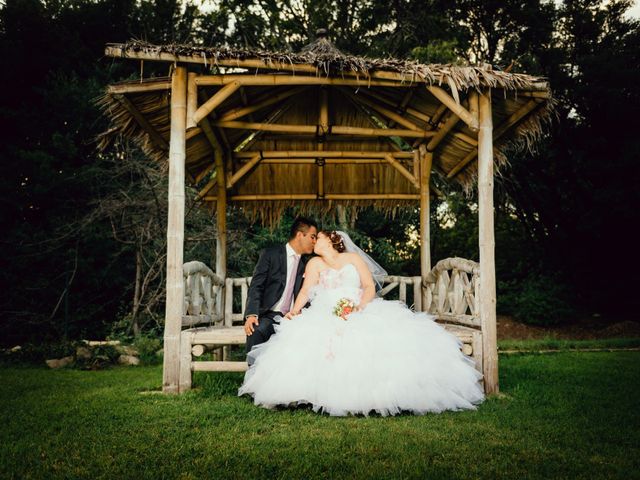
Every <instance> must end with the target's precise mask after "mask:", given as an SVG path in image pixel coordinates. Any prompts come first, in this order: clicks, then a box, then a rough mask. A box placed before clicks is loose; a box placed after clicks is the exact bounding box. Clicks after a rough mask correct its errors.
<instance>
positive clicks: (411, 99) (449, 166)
mask: <svg viewBox="0 0 640 480" xmlns="http://www.w3.org/2000/svg"><path fill="white" fill-rule="evenodd" d="M107 55H109V56H113V57H122V58H129V59H139V60H144V61H161V62H168V63H170V64H178V63H179V64H187V65H189V66H190V71H194V72H197V73H198V75H208V76H209V77H208V78H209V80H208V81H205V82H203V83H201V84H199V87H198V89H199V93H200V101H199V105H202V103H204V101H206V100H207V99H209V98H211V97H212V96H213V95H215V94H217V93H218V92H220V91H221V90H222V89H223V88H224V85H228V83H229V82H230V81H232V80H234V79H239V81H241V82H243V86H242V87H241V88H239V89H238V90H237V91H235V92H234V93H233V94H231V95H230V96H228V97H227V98H225V99H224V101H223V102H222V103H220V104H219V105H217V107H216V108H215V110H214V111H213V112H212V113H211V114H209V116H208V120H209V121H211V125H213V129H214V133H215V134H216V136H217V138H218V140H219V141H220V144H221V145H222V148H223V149H224V150H225V152H224V153H225V162H226V169H227V173H228V174H233V173H234V172H237V171H238V169H240V168H241V167H242V166H243V165H244V164H246V163H247V162H250V161H251V159H252V158H255V155H259V156H260V161H257V162H254V164H255V166H253V168H252V170H251V172H250V173H249V174H247V175H245V176H243V177H242V179H240V180H239V181H238V182H237V183H235V184H234V185H233V186H232V188H231V189H230V190H229V191H228V192H229V193H228V194H229V195H230V200H231V201H232V202H233V201H234V198H236V199H238V200H237V201H238V203H240V204H241V205H243V206H244V207H245V208H247V209H248V210H249V212H250V213H251V212H253V213H255V214H258V213H260V214H262V215H264V214H266V215H267V216H271V217H272V218H273V216H274V215H276V216H277V215H278V214H279V213H280V212H281V210H282V209H283V208H284V207H286V206H287V205H291V203H292V202H293V201H295V203H296V204H297V205H300V206H302V207H303V208H308V209H322V210H326V209H327V208H331V206H332V205H333V204H332V202H337V203H341V204H345V205H356V206H368V205H374V206H376V207H379V208H382V209H385V210H390V209H395V208H397V207H398V206H402V205H408V204H415V203H416V202H417V193H418V191H417V190H416V185H415V182H413V183H412V181H411V175H406V174H404V173H403V172H402V169H403V168H402V167H404V170H405V171H406V172H408V173H412V172H413V173H415V171H416V170H415V169H416V166H415V165H414V158H413V154H412V153H411V152H412V151H413V150H415V149H416V148H417V146H418V144H420V143H423V144H431V145H434V144H436V143H437V146H436V147H435V148H434V150H433V151H434V157H433V169H434V171H436V172H437V173H438V175H439V176H440V177H441V178H448V179H449V180H453V181H456V182H459V183H460V184H462V185H463V186H464V187H465V188H467V189H469V188H472V186H473V184H474V180H475V176H476V159H475V153H474V152H475V151H476V149H477V147H476V145H477V131H475V129H474V128H470V125H469V124H468V122H467V123H465V121H459V120H458V121H457V122H456V120H457V119H458V118H459V116H460V115H462V114H464V113H465V112H466V113H467V114H468V113H469V110H470V109H471V108H472V106H471V105H470V104H469V103H468V101H469V99H470V93H471V92H474V91H481V90H482V89H484V88H486V87H491V88H492V108H493V124H494V147H495V154H496V155H495V160H496V166H497V167H500V166H502V165H504V163H505V162H506V161H507V157H506V155H505V153H506V152H508V149H509V147H510V146H513V145H517V146H524V147H531V146H532V145H533V144H534V143H535V142H536V141H537V140H538V139H539V137H540V135H541V133H542V132H543V125H544V123H545V122H547V121H548V120H549V119H550V116H551V112H552V110H553V104H554V101H553V99H552V97H551V93H550V90H549V87H548V84H547V83H546V82H545V80H544V79H542V78H540V77H534V76H530V75H525V74H517V73H509V72H505V71H500V70H494V69H492V68H491V67H490V66H486V65H485V66H469V67H466V66H457V65H440V64H431V65H425V64H420V63H417V62H412V61H404V60H396V59H370V58H364V57H356V56H351V55H346V54H343V53H342V52H340V51H338V50H337V49H336V48H335V47H334V46H333V45H332V44H331V42H329V41H328V40H327V39H326V38H324V37H321V38H319V39H318V40H316V41H315V42H314V43H312V44H310V45H309V46H308V47H306V48H305V49H303V51H301V52H300V53H277V52H265V51H253V50H242V49H231V48H226V47H201V46H192V45H150V44H146V43H142V42H138V41H132V42H129V43H126V44H110V45H108V46H107ZM259 74H268V75H271V76H272V77H277V79H278V80H276V81H277V82H282V83H274V84H270V85H267V84H266V83H262V84H256V82H255V80H256V79H257V78H258V75H259ZM202 78H205V77H202ZM320 79H326V81H325V80H322V81H324V82H325V84H319V83H314V82H315V81H316V80H318V81H320ZM276 81H274V82H276ZM443 92H444V93H443ZM443 94H444V95H445V96H446V97H447V98H446V99H443V96H442V95H443ZM169 95H170V79H169V78H168V77H166V78H153V79H144V80H136V81H130V82H122V83H118V84H115V85H112V86H110V87H109V89H108V90H107V92H106V94H105V95H104V96H103V97H102V98H101V99H100V100H99V104H100V105H101V107H102V108H103V110H104V112H105V114H106V115H107V116H108V117H110V119H111V121H112V125H113V126H112V128H111V129H110V130H109V131H107V132H105V134H104V135H103V136H102V138H101V144H102V145H103V146H104V145H106V144H107V143H108V142H109V141H110V140H111V139H112V138H113V137H114V136H115V135H125V136H127V137H131V138H134V139H136V140H137V141H138V142H139V144H140V145H141V146H142V148H143V150H144V151H145V152H146V153H147V154H148V155H150V156H151V157H153V158H156V159H157V160H158V161H162V162H166V159H167V149H168V143H169V127H170V123H169V122H170V119H169V113H170V112H169ZM323 96H326V98H327V100H326V102H325V103H324V105H325V107H324V108H325V110H328V113H326V114H325V115H328V118H327V120H328V124H329V128H328V129H327V130H326V131H324V130H323V129H322V128H320V127H318V125H319V124H320V123H321V122H320V120H319V118H320V117H321V115H322V112H321V108H322V106H321V105H320V104H321V100H320V99H321V97H323ZM444 100H448V102H444ZM445 103H447V104H446V105H445ZM456 105H458V106H461V107H462V110H464V111H463V112H458V111H456V113H457V114H458V115H455V114H454V110H456ZM252 106H258V107H260V108H256V109H254V110H252V109H251V107H252ZM247 107H249V108H247ZM463 118H464V117H463ZM238 121H242V122H245V123H243V124H241V125H238ZM245 124H246V125H247V126H248V127H249V128H250V129H249V130H248V129H245V128H242V125H245ZM265 124H268V125H269V127H264V125H265ZM258 125H260V126H258ZM278 125H287V126H291V125H296V126H299V125H303V126H308V127H309V128H307V129H306V130H305V131H297V132H287V131H274V130H278V128H277V126H278ZM274 126H275V127H274ZM310 126H313V128H311V127H310ZM341 127H346V128H342V129H341ZM258 128H267V130H270V131H259V130H256V129H258ZM371 129H376V130H375V132H373V133H372V131H371ZM385 129H396V130H398V132H397V133H398V135H394V136H391V135H387V134H385V132H384V130H385ZM442 129H445V130H442ZM282 130H286V128H284V127H283V128H282ZM439 131H442V132H443V135H441V136H442V139H439V138H438V141H437V142H435V143H430V142H431V141H432V140H433V139H434V138H435V137H438V132H439ZM380 132H382V134H380ZM445 132H446V134H445ZM421 135H423V136H422V138H420V136H421ZM213 148H214V147H213V146H212V142H211V139H210V138H209V139H208V138H207V136H206V135H205V132H203V130H202V129H200V128H198V127H196V128H193V129H191V130H190V131H188V132H187V159H186V169H187V174H188V177H189V178H190V179H191V181H192V182H194V183H196V184H198V185H199V187H200V188H203V187H204V186H206V185H207V184H209V185H212V184H214V183H215V182H214V181H212V180H211V176H212V175H215V169H214V168H213V163H212V162H213ZM285 152H286V153H285ZM308 152H311V153H308ZM320 152H342V154H341V158H336V157H335V156H334V157H333V159H332V157H331V155H333V154H330V153H327V154H326V155H324V154H321V153H320ZM365 152H369V153H365ZM321 155H322V156H321ZM350 155H352V158H354V159H357V163H354V161H351V163H346V162H347V161H348V160H345V159H348V158H350V157H349V156H350ZM390 155H391V156H392V157H393V158H392V159H391V160H389V158H388V157H389V156H390ZM394 159H395V161H396V162H397V164H396V165H395V168H394V166H392V165H390V162H393V161H394ZM319 175H323V179H322V178H320V179H319V178H318V176H319ZM319 182H320V183H322V185H323V187H319ZM217 188H218V187H217V185H214V186H212V187H211V189H210V191H207V192H204V190H203V192H204V193H203V198H204V200H205V201H207V200H215V197H216V195H217V193H216V192H217ZM319 188H320V191H318V190H319ZM355 194H358V195H360V196H357V195H355ZM272 195H280V196H283V195H289V196H291V198H292V199H295V200H286V199H281V200H273V201H269V202H264V201H261V202H255V201H254V202H252V201H250V200H248V199H249V198H250V197H249V196H255V197H254V198H258V199H262V198H265V196H272ZM348 195H351V197H350V198H351V199H350V200H346V199H345V198H346V197H345V196H348ZM362 195H369V196H370V197H363V196H362ZM303 196H306V197H304V198H303ZM376 196H377V198H374V197H376ZM327 199H330V201H327Z"/></svg>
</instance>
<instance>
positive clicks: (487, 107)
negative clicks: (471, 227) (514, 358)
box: [478, 89, 499, 394]
mask: <svg viewBox="0 0 640 480" xmlns="http://www.w3.org/2000/svg"><path fill="white" fill-rule="evenodd" d="M479 114H480V130H479V132H478V224H479V239H478V245H479V248H480V292H479V295H480V322H481V325H482V343H483V348H482V351H483V354H484V360H483V362H482V364H483V370H484V372H483V373H484V386H485V392H486V393H487V394H490V393H498V390H499V387H498V344H497V336H496V270H495V239H494V226H493V121H492V113H491V90H490V89H487V90H486V91H485V92H483V94H482V95H480V98H479Z"/></svg>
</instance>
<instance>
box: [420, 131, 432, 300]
mask: <svg viewBox="0 0 640 480" xmlns="http://www.w3.org/2000/svg"><path fill="white" fill-rule="evenodd" d="M418 152H419V158H420V275H421V277H422V305H427V298H426V295H427V289H426V280H427V275H428V274H429V273H430V272H431V234H430V231H429V216H430V211H429V210H430V208H431V206H430V204H429V202H430V198H429V186H430V183H431V166H432V164H433V153H432V152H429V151H427V148H426V146H425V145H424V144H423V145H420V147H419V149H418Z"/></svg>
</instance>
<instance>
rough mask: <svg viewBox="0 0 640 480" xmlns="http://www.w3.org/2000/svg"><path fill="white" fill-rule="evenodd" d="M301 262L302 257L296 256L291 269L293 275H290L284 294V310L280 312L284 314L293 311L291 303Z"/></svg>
mask: <svg viewBox="0 0 640 480" xmlns="http://www.w3.org/2000/svg"><path fill="white" fill-rule="evenodd" d="M299 262H300V256H299V255H296V256H295V257H294V259H293V267H292V268H291V275H289V281H288V282H287V289H286V290H285V292H284V300H283V301H282V308H281V309H280V311H281V312H282V313H283V314H287V313H288V312H289V310H291V301H292V300H293V286H294V285H295V283H296V274H297V273H298V263H299Z"/></svg>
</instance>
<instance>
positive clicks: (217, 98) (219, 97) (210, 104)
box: [193, 77, 240, 123]
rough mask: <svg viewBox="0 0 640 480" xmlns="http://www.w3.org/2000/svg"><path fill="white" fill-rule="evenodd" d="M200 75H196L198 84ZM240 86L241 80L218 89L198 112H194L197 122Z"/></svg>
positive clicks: (194, 118)
mask: <svg viewBox="0 0 640 480" xmlns="http://www.w3.org/2000/svg"><path fill="white" fill-rule="evenodd" d="M197 80H198V77H196V84H197ZM239 88H240V82H230V83H228V84H226V85H225V86H224V87H222V88H221V89H220V90H218V91H217V92H216V93H215V94H214V95H213V96H212V97H211V98H210V99H209V100H207V101H206V102H205V103H204V104H203V105H202V106H200V108H198V110H196V113H194V114H193V120H194V121H195V122H196V123H200V121H201V120H202V119H203V118H205V117H206V116H207V115H209V114H210V113H211V112H213V110H214V109H215V108H216V107H217V106H218V105H220V104H221V103H222V102H224V101H225V100H226V99H227V98H229V97H230V96H231V95H233V94H234V93H235V92H236V90H238V89H239Z"/></svg>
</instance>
